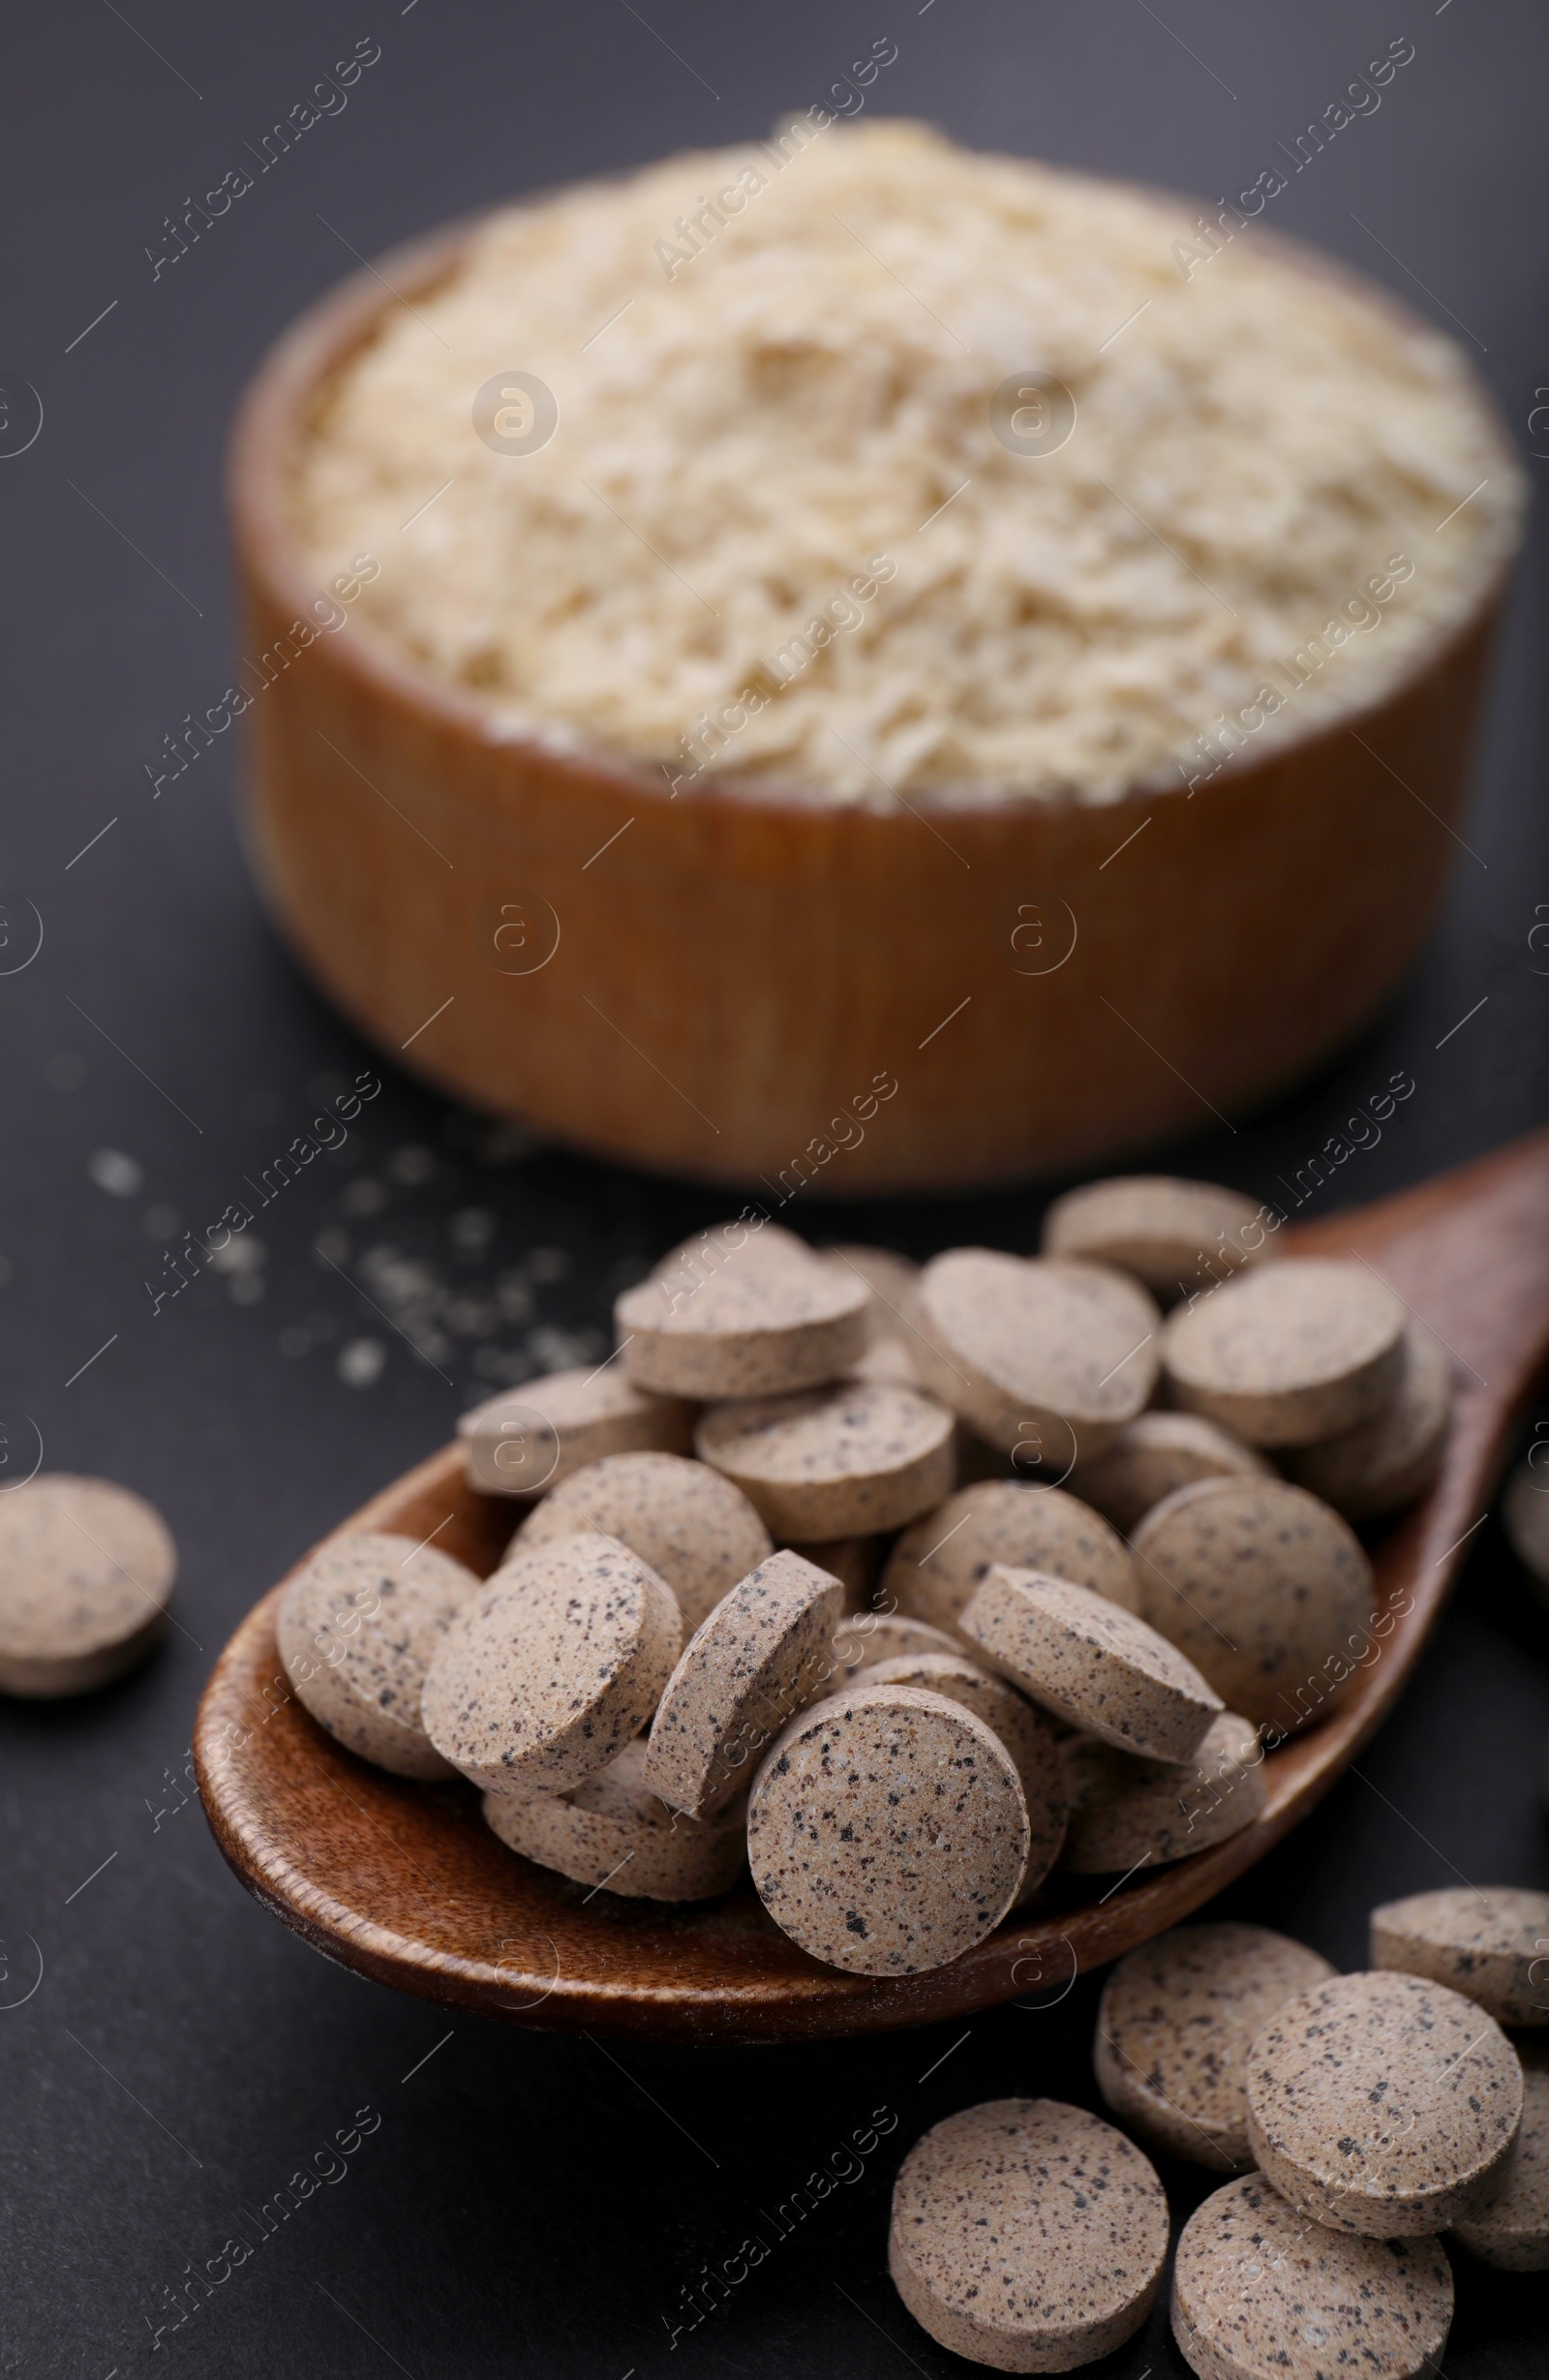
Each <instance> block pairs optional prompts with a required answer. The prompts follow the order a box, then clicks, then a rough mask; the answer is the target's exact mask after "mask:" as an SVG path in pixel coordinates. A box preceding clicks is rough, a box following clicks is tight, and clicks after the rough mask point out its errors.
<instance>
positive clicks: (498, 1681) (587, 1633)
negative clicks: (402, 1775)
mask: <svg viewBox="0 0 1549 2380" xmlns="http://www.w3.org/2000/svg"><path fill="white" fill-rule="evenodd" d="M682 1641H683V1623H682V1620H681V1619H680V1617H679V1611H678V1604H677V1600H676V1598H675V1597H674V1595H673V1592H672V1589H671V1588H670V1587H669V1586H668V1585H667V1584H666V1581H665V1580H664V1579H661V1578H658V1577H657V1575H656V1573H655V1571H653V1570H651V1569H650V1568H649V1567H648V1566H647V1564H645V1563H644V1562H642V1561H641V1559H640V1557H639V1555H638V1554H634V1553H631V1552H630V1550H629V1548H628V1546H627V1545H621V1544H620V1542H619V1541H618V1539H617V1538H612V1537H600V1536H592V1537H565V1538H558V1539H556V1541H554V1543H553V1544H552V1545H539V1546H536V1547H534V1549H533V1550H532V1552H531V1553H520V1552H519V1553H518V1554H517V1555H516V1556H515V1558H514V1560H512V1561H509V1562H507V1563H506V1564H505V1565H504V1566H503V1568H501V1570H499V1571H496V1573H495V1575H494V1577H493V1578H491V1579H488V1580H487V1581H486V1582H485V1585H484V1589H483V1592H482V1593H481V1594H480V1595H478V1596H476V1597H475V1598H474V1600H473V1602H472V1603H471V1605H470V1606H469V1608H468V1610H467V1612H466V1613H465V1615H464V1618H463V1620H462V1623H461V1625H460V1626H459V1627H458V1628H457V1629H456V1630H455V1631H454V1632H452V1634H451V1635H450V1636H449V1637H448V1638H447V1640H446V1642H445V1643H444V1644H443V1645H442V1647H441V1649H440V1652H439V1653H438V1655H437V1656H436V1659H435V1660H434V1661H433V1662H432V1663H431V1666H430V1674H429V1676H428V1677H427V1678H426V1680H425V1691H424V1694H423V1697H422V1700H421V1709H422V1712H423V1715H424V1722H425V1732H426V1733H427V1734H428V1736H429V1737H430V1740H431V1742H432V1743H433V1744H434V1745H435V1747H436V1749H437V1751H438V1752H439V1753H440V1754H441V1755H442V1757H443V1758H444V1759H447V1760H449V1761H450V1762H451V1764H452V1766H453V1767H454V1768H456V1769H460V1770H461V1771H462V1773H463V1775H464V1776H465V1777H467V1778H470V1779H471V1781H472V1783H473V1784H474V1785H481V1786H482V1787H483V1788H484V1790H485V1791H486V1792H497V1793H501V1792H503V1793H565V1792H568V1791H569V1790H570V1788H571V1787H572V1786H574V1785H581V1784H582V1783H583V1782H584V1781H585V1780H586V1779H587V1778H588V1777H590V1776H592V1775H594V1774H595V1772H596V1771H597V1770H598V1769H601V1768H606V1767H607V1765H608V1763H609V1761H610V1760H613V1759H615V1758H616V1757H617V1756H618V1754H620V1753H621V1752H622V1751H623V1748H624V1746H625V1744H627V1743H628V1742H629V1741H630V1739H631V1737H633V1736H636V1735H638V1734H639V1732H640V1730H641V1728H642V1727H643V1726H644V1725H645V1724H646V1722H647V1720H648V1719H650V1717H651V1715H652V1713H653V1711H654V1709H655V1707H656V1704H657V1702H658V1701H659V1699H660V1696H661V1690H662V1688H663V1687H664V1686H665V1685H666V1683H667V1680H668V1678H669V1676H670V1675H671V1673H672V1668H673V1664H674V1663H675V1662H676V1661H677V1659H678V1653H679V1648H680V1646H681V1644H682Z"/></svg>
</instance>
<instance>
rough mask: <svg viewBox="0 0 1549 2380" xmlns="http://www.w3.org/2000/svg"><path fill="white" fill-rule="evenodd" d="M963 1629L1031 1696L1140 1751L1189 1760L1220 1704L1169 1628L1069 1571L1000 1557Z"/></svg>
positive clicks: (965, 1613)
mask: <svg viewBox="0 0 1549 2380" xmlns="http://www.w3.org/2000/svg"><path fill="white" fill-rule="evenodd" d="M961 1627H962V1632H963V1634H964V1635H965V1636H966V1637H967V1638H968V1640H969V1642H970V1643H971V1644H976V1645H978V1647H979V1648H980V1650H981V1652H982V1653H984V1654H985V1655H986V1656H987V1659H988V1662H989V1664H990V1667H991V1668H993V1669H999V1670H1001V1671H1003V1672H1004V1674H1005V1675H1006V1676H1007V1677H1009V1678H1010V1679H1011V1681H1012V1683H1013V1684H1014V1685H1016V1686H1019V1687H1020V1688H1021V1690H1022V1692H1023V1693H1028V1694H1031V1695H1032V1697H1033V1700H1034V1701H1035V1702H1042V1703H1044V1704H1046V1705H1047V1706H1048V1709H1049V1710H1051V1711H1057V1712H1058V1713H1059V1715H1060V1717H1061V1718H1062V1719H1068V1720H1069V1721H1070V1723H1071V1724H1072V1726H1074V1727H1081V1728H1084V1729H1085V1730H1086V1731H1087V1732H1088V1733H1089V1734H1091V1735H1096V1736H1100V1737H1101V1738H1102V1740H1103V1741H1104V1742H1105V1743H1107V1744H1114V1745H1117V1746H1118V1748H1119V1750H1120V1751H1122V1752H1132V1753H1138V1754H1140V1756H1141V1757H1142V1758H1146V1759H1152V1760H1187V1759H1188V1758H1189V1756H1190V1754H1191V1753H1193V1751H1194V1750H1195V1747H1196V1746H1197V1745H1198V1743H1199V1742H1200V1737H1201V1736H1202V1735H1203V1734H1204V1732H1205V1729H1206V1728H1207V1727H1208V1726H1209V1724H1210V1722H1211V1721H1212V1720H1213V1719H1214V1718H1216V1717H1217V1716H1218V1714H1219V1713H1220V1711H1221V1709H1222V1703H1221V1699H1220V1696H1219V1695H1218V1694H1216V1693H1214V1692H1213V1691H1212V1690H1211V1688H1210V1687H1209V1686H1208V1685H1207V1684H1206V1683H1205V1680H1204V1679H1203V1678H1202V1677H1201V1676H1200V1672H1199V1670H1198V1669H1196V1667H1195V1666H1194V1663H1192V1662H1190V1661H1187V1660H1185V1658H1184V1656H1183V1655H1182V1654H1181V1653H1179V1652H1178V1651H1177V1650H1176V1649H1175V1648H1174V1647H1173V1646H1172V1645H1170V1644H1169V1642H1168V1640H1167V1638H1166V1637H1165V1636H1160V1635H1158V1633H1157V1632H1156V1630H1155V1629H1154V1628H1148V1627H1147V1626H1146V1624H1145V1622H1144V1621H1143V1620H1139V1619H1137V1618H1136V1616H1135V1614H1134V1613H1133V1612H1129V1611H1123V1610H1121V1609H1120V1607H1119V1606H1118V1604H1117V1603H1110V1602H1108V1600H1107V1598H1106V1597H1104V1596H1101V1595H1094V1594H1093V1593H1092V1591H1091V1589H1090V1587H1078V1586H1074V1585H1072V1583H1071V1581H1070V1580H1069V1579H1067V1578H1046V1577H1045V1576H1044V1575H1043V1574H1042V1573H1041V1572H1040V1571H1025V1570H1012V1569H1009V1568H1008V1567H1007V1566H1006V1565H1005V1564H1003V1563H996V1564H995V1565H994V1566H993V1567H992V1568H991V1570H990V1571H989V1574H988V1576H987V1578H986V1580H985V1582H984V1584H983V1586H981V1587H979V1588H978V1589H977V1590H976V1591H975V1594H974V1596H973V1599H972V1601H971V1602H969V1603H967V1604H966V1605H965V1606H964V1609H963V1614H962V1621H961Z"/></svg>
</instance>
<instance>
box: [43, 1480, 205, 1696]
mask: <svg viewBox="0 0 1549 2380" xmlns="http://www.w3.org/2000/svg"><path fill="white" fill-rule="evenodd" d="M176 1574H177V1548H176V1546H175V1545H174V1544H173V1542H172V1539H171V1533H170V1531H169V1530H168V1529H167V1523H166V1522H165V1521H164V1520H163V1518H162V1516H161V1514H160V1513H159V1512H157V1511H155V1510H153V1509H152V1508H151V1506H150V1505H148V1504H147V1503H146V1502H145V1501H144V1499H143V1497H140V1496H137V1495H134V1494H132V1493H131V1491H130V1490H129V1489H128V1488H127V1487H118V1486H115V1485H114V1483H113V1482H112V1480H92V1479H83V1478H81V1477H80V1476H79V1475H78V1474H76V1473H75V1472H71V1471H45V1472H42V1473H40V1474H39V1475H38V1476H37V1477H36V1478H34V1479H31V1480H27V1481H26V1483H25V1484H24V1485H23V1486H21V1487H14V1488H12V1489H10V1490H9V1491H8V1492H7V1493H6V1494H5V1495H0V1693H8V1694H24V1695H27V1696H29V1697H36V1698H39V1699H46V1698H50V1697H52V1696H54V1695H56V1694H82V1693H90V1692H91V1690H92V1689H93V1688H94V1687H98V1686H106V1685H108V1684H109V1683H110V1681H111V1680H112V1679H114V1678H116V1677H122V1676H123V1674H124V1672H125V1671H126V1670H128V1669H133V1668H134V1666H135V1664H136V1663H137V1662H138V1661H141V1660H142V1659H143V1658H144V1656H145V1655H146V1654H147V1653H148V1652H149V1651H150V1649H151V1646H152V1645H153V1644H154V1643H155V1642H156V1640H157V1638H158V1637H159V1636H160V1635H161V1633H162V1632H163V1629H164V1627H165V1626H166V1621H167V1603H168V1602H170V1600H171V1594H172V1580H173V1578H174V1577H175V1576H176Z"/></svg>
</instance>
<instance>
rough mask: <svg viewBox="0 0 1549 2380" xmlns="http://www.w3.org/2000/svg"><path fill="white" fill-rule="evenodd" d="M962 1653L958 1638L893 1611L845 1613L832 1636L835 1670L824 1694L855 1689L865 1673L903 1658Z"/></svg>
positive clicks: (926, 1622)
mask: <svg viewBox="0 0 1549 2380" xmlns="http://www.w3.org/2000/svg"><path fill="white" fill-rule="evenodd" d="M961 1651H962V1639H961V1637H959V1636H949V1635H948V1633H947V1632H946V1630H945V1629H941V1628H932V1627H931V1626H930V1624H929V1622H928V1621H927V1620H916V1619H913V1618H911V1617H910V1616H909V1615H908V1614H906V1613H900V1612H895V1611H853V1612H848V1613H846V1615H845V1617H844V1619H843V1620H842V1621H841V1622H840V1624H839V1626H838V1627H837V1628H836V1629H835V1632H834V1669H833V1672H832V1674H831V1676H830V1677H829V1679H828V1681H827V1686H826V1691H827V1692H828V1693H837V1692H838V1690H839V1688H840V1687H841V1686H857V1685H859V1684H860V1682H861V1677H862V1674H863V1672H864V1671H866V1670H867V1669H872V1668H875V1667H876V1665H877V1664H878V1663H880V1662H885V1661H896V1660H898V1659H899V1658H900V1657H901V1656H903V1655H905V1654H911V1655H912V1654H921V1653H960V1652H961Z"/></svg>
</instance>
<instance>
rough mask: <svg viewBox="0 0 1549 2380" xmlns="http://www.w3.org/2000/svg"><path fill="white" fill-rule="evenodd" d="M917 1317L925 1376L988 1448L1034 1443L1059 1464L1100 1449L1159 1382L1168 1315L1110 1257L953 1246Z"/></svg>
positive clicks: (931, 1278)
mask: <svg viewBox="0 0 1549 2380" xmlns="http://www.w3.org/2000/svg"><path fill="white" fill-rule="evenodd" d="M914 1319H915V1322H916V1324H917V1327H918V1328H919V1331H920V1334H921V1335H920V1340H919V1343H918V1345H917V1346H916V1347H915V1349H914V1361H915V1369H916V1370H917V1371H918V1372H919V1374H920V1377H921V1379H922V1380H923V1381H924V1382H925V1384H926V1387H927V1388H930V1389H932V1390H933V1391H934V1393H935V1394H936V1395H937V1396H939V1397H940V1398H941V1400H942V1402H943V1404H946V1405H950V1406H951V1407H952V1409H953V1411H954V1413H956V1414H959V1415H960V1416H961V1418H962V1419H963V1420H964V1421H966V1422H967V1423H968V1425H969V1427H970V1428H971V1429H974V1430H977V1431H978V1433H979V1435H980V1437H981V1438H985V1439H987V1440H988V1442H989V1444H990V1445H991V1446H995V1447H999V1448H1001V1449H1003V1450H1004V1451H1006V1452H1009V1453H1012V1454H1015V1453H1016V1451H1017V1449H1018V1448H1022V1449H1026V1448H1028V1447H1036V1449H1037V1450H1038V1453H1039V1455H1040V1457H1041V1459H1042V1461H1043V1462H1044V1463H1045V1464H1046V1465H1048V1466H1049V1467H1050V1468H1051V1469H1054V1470H1056V1471H1057V1470H1059V1469H1062V1468H1063V1467H1064V1465H1065V1464H1066V1463H1067V1462H1069V1461H1071V1460H1073V1459H1076V1458H1078V1457H1082V1458H1084V1457H1087V1456H1090V1455H1093V1454H1098V1453H1101V1451H1102V1449H1103V1448H1104V1447H1105V1446H1107V1445H1108V1443H1109V1440H1110V1439H1111V1438H1112V1436H1113V1434H1114V1432H1115V1431H1116V1430H1118V1429H1119V1428H1120V1427H1121V1426H1122V1425H1123V1423H1124V1422H1126V1421H1128V1420H1130V1419H1133V1417H1134V1416H1135V1415H1136V1414H1138V1413H1139V1411H1140V1409H1141V1408H1142V1406H1144V1405H1145V1404H1146V1403H1147V1402H1148V1400H1149V1398H1150V1394H1151V1390H1152V1388H1153V1387H1154V1386H1155V1383H1156V1376H1157V1367H1158V1362H1159V1341H1160V1337H1161V1330H1162V1317H1161V1315H1160V1313H1159V1312H1158V1310H1157V1307H1156V1304H1155V1301H1154V1300H1153V1299H1152V1298H1151V1297H1148V1296H1147V1294H1146V1292H1145V1291H1144V1290H1143V1289H1141V1288H1140V1286H1139V1283H1138V1282H1136V1281H1133V1280H1131V1279H1130V1277H1129V1276H1128V1274H1126V1273H1122V1272H1115V1271H1114V1270H1113V1269H1112V1268H1111V1266H1107V1265H1088V1264H1080V1263H1077V1262H1075V1261H1074V1260H1071V1259H1068V1258H1064V1257H1058V1258H1055V1257H1031V1258H1030V1257H1021V1256H1002V1255H999V1254H997V1253H996V1252H995V1251H994V1250H992V1249H988V1248H954V1249H952V1250H950V1251H949V1252H948V1253H947V1254H946V1255H945V1256H937V1257H933V1258H932V1259H931V1261H930V1263H929V1264H928V1265H927V1266H926V1268H925V1270H924V1272H923V1273H922V1274H921V1276H920V1285H919V1288H918V1290H917V1292H916V1297H915V1313H914ZM1028 1459H1031V1458H1030V1457H1029V1458H1028Z"/></svg>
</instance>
